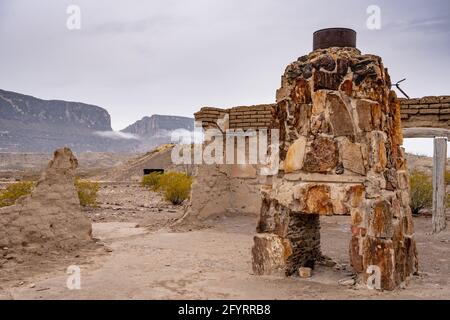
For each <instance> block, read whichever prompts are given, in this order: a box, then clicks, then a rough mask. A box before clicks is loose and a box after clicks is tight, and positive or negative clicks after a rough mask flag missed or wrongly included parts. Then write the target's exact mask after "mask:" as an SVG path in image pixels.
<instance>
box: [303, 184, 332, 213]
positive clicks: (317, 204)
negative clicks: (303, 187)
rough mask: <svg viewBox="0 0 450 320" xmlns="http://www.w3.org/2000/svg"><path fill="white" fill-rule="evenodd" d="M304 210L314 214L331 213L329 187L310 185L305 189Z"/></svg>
mask: <svg viewBox="0 0 450 320" xmlns="http://www.w3.org/2000/svg"><path fill="white" fill-rule="evenodd" d="M305 202H306V212H308V213H314V214H332V213H333V204H332V203H331V199H330V187H328V186H324V185H318V186H312V187H310V188H308V190H307V191H306V198H305Z"/></svg>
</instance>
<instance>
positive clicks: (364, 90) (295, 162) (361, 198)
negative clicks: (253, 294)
mask: <svg viewBox="0 0 450 320" xmlns="http://www.w3.org/2000/svg"><path fill="white" fill-rule="evenodd" d="M314 48H315V49H316V50H314V51H313V52H311V53H310V54H308V55H305V56H302V57H300V58H299V59H298V60H297V61H295V62H293V63H291V64H290V65H289V66H288V67H287V68H286V71H285V73H284V75H283V76H282V83H281V88H280V89H279V90H278V91H277V97H276V98H277V105H276V107H275V108H274V110H273V122H272V128H277V129H279V130H280V169H279V174H278V175H276V176H273V177H272V185H271V186H268V187H267V188H265V189H263V191H262V197H263V202H262V207H261V217H260V221H259V224H258V227H257V232H258V233H257V235H256V236H255V238H254V246H253V249H252V255H253V269H254V271H255V273H257V274H268V273H272V272H274V271H275V270H280V269H281V270H283V271H284V272H285V273H286V275H292V274H297V273H298V268H299V267H305V266H306V267H314V264H315V263H316V262H317V261H320V260H321V259H323V256H322V254H321V250H320V221H319V215H334V214H336V215H350V216H351V232H352V239H351V242H350V246H349V253H350V261H351V264H352V266H353V268H354V269H355V271H357V272H358V273H359V274H360V276H361V277H360V278H361V280H362V281H364V280H366V279H367V277H368V276H369V273H368V270H369V272H373V270H378V271H380V274H381V288H382V289H389V290H390V289H394V288H395V287H396V286H398V285H399V284H400V283H402V282H403V281H405V279H406V278H407V277H408V276H409V275H411V274H412V273H415V272H417V255H416V246H415V242H414V239H413V234H414V231H413V222H412V216H411V210H410V207H409V190H408V188H409V184H408V175H407V169H406V163H405V158H404V151H403V149H402V148H401V145H402V131H401V123H400V105H399V102H398V101H397V97H396V95H395V92H393V91H391V90H390V86H391V82H390V78H389V75H388V72H387V69H385V68H384V66H383V63H382V61H381V58H380V57H378V56H375V55H370V54H364V55H363V54H361V52H360V51H359V50H358V49H356V33H355V32H354V31H353V30H350V29H342V28H337V29H336V28H334V29H325V30H320V31H318V32H316V33H315V35H314ZM349 220H350V218H349Z"/></svg>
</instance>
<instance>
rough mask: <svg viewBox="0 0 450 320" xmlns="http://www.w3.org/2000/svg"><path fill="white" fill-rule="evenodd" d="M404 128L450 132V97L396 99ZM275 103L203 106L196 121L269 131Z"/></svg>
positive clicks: (214, 125)
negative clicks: (220, 121)
mask: <svg viewBox="0 0 450 320" xmlns="http://www.w3.org/2000/svg"><path fill="white" fill-rule="evenodd" d="M398 100H399V102H400V115H401V121H402V127H403V128H412V127H432V128H445V129H449V130H450V96H428V97H423V98H412V99H405V98H399V99H398ZM275 105H276V104H274V103H273V104H261V105H255V106H249V107H247V106H241V107H235V108H231V109H219V108H211V107H205V108H202V109H201V110H200V111H199V112H197V113H195V120H196V121H202V122H203V123H204V126H205V127H216V121H217V119H218V118H219V117H223V116H224V115H225V114H228V115H229V117H230V128H232V129H237V128H241V129H249V128H254V129H257V128H268V127H269V125H270V122H271V118H272V117H271V115H270V114H271V113H270V112H271V110H272V108H273V107H274V106H275Z"/></svg>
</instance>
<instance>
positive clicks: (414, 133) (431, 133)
mask: <svg viewBox="0 0 450 320" xmlns="http://www.w3.org/2000/svg"><path fill="white" fill-rule="evenodd" d="M403 137H404V138H434V137H446V138H449V139H450V130H449V129H444V128H403Z"/></svg>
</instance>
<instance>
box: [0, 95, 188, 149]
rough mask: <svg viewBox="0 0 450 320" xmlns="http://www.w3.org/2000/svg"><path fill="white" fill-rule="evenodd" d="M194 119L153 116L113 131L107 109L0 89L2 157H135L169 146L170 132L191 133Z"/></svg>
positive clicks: (0, 143)
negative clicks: (63, 153) (65, 153)
mask: <svg viewBox="0 0 450 320" xmlns="http://www.w3.org/2000/svg"><path fill="white" fill-rule="evenodd" d="M193 124H194V120H193V119H191V118H185V117H173V116H160V115H154V116H151V117H144V118H143V119H142V120H139V121H137V122H136V123H134V124H132V125H131V126H129V127H127V128H126V129H124V130H122V132H113V131H112V129H111V117H110V115H109V113H108V111H106V110H105V109H103V108H101V107H98V106H95V105H90V104H85V103H80V102H68V101H62V100H42V99H38V98H35V97H32V96H29V95H24V94H20V93H15V92H11V91H5V90H0V152H40V153H50V152H53V150H55V149H57V148H60V147H62V146H68V147H70V148H71V149H72V150H73V151H75V152H86V151H90V152H135V151H142V150H149V149H151V148H153V147H155V146H157V145H160V144H163V143H167V142H170V132H171V131H172V130H174V129H178V128H183V129H187V130H191V129H192V128H193Z"/></svg>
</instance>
